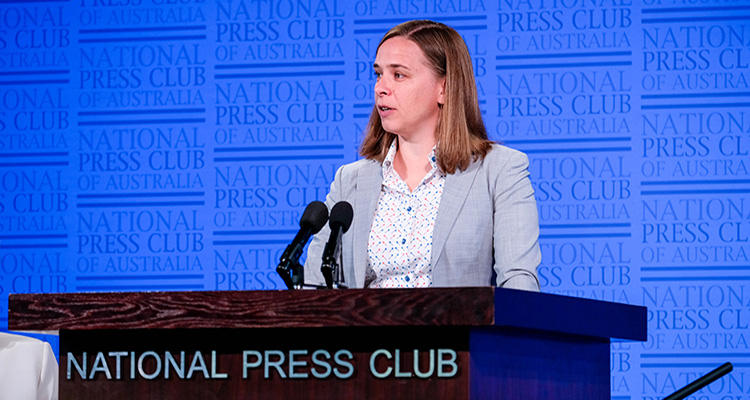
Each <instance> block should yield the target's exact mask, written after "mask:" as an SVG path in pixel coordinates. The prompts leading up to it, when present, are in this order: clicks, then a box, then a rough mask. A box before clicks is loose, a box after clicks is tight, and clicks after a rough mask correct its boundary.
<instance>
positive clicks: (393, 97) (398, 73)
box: [374, 37, 445, 140]
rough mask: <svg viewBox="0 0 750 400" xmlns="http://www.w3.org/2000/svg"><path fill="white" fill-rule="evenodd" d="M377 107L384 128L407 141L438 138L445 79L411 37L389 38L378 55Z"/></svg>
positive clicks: (376, 70)
mask: <svg viewBox="0 0 750 400" xmlns="http://www.w3.org/2000/svg"><path fill="white" fill-rule="evenodd" d="M374 67H375V75H376V77H377V83H375V106H376V107H377V109H378V113H379V114H380V121H381V123H382V124H383V129H385V130H386V131H387V132H391V133H394V134H396V135H398V136H399V137H402V138H404V139H406V140H419V139H420V138H427V139H430V140H434V138H435V129H436V128H437V122H438V116H439V115H440V114H439V113H440V107H439V106H438V105H439V104H442V103H443V98H444V95H443V92H444V89H445V78H443V77H438V76H436V74H435V72H433V70H432V68H431V67H430V65H429V63H428V61H427V58H426V57H425V55H424V53H423V52H422V49H420V48H419V46H418V45H417V44H416V43H414V42H413V41H411V40H409V39H405V38H403V37H393V38H390V39H388V40H386V41H385V42H384V43H383V44H382V45H381V46H380V49H378V54H377V55H376V57H375V64H374Z"/></svg>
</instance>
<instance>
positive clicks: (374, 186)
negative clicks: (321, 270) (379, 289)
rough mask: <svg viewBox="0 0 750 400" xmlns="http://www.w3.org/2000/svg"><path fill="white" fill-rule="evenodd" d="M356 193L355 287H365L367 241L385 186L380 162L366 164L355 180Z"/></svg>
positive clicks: (353, 225) (354, 222)
mask: <svg viewBox="0 0 750 400" xmlns="http://www.w3.org/2000/svg"><path fill="white" fill-rule="evenodd" d="M355 179H356V180H357V182H356V187H357V189H356V193H355V202H356V205H355V206H354V221H353V223H352V227H353V228H354V229H355V230H354V232H352V233H353V235H354V236H353V237H352V241H353V247H354V249H353V250H354V254H353V257H354V281H355V283H356V285H355V286H354V287H364V284H365V269H366V266H367V241H368V238H369V236H370V228H371V227H372V219H373V217H374V216H375V211H376V210H377V205H378V199H379V198H380V190H381V186H382V184H383V175H382V167H381V165H380V163H378V162H371V163H367V164H365V166H363V167H362V169H360V171H359V174H358V175H357V177H356V178H355Z"/></svg>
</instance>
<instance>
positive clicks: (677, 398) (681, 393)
mask: <svg viewBox="0 0 750 400" xmlns="http://www.w3.org/2000/svg"><path fill="white" fill-rule="evenodd" d="M732 369H733V366H732V363H724V364H723V365H722V366H720V367H718V368H716V369H714V370H713V371H711V372H709V373H707V374H706V375H704V376H702V377H700V378H698V379H696V380H694V381H692V382H690V383H688V384H687V386H685V387H683V388H682V389H680V390H678V391H676V392H674V393H672V394H670V395H669V396H667V397H665V398H664V400H682V399H684V398H685V397H688V396H690V395H691V394H693V393H695V392H697V391H699V390H701V389H703V388H704V387H705V386H708V385H709V384H710V383H711V382H713V381H715V380H717V379H719V378H721V377H722V376H724V375H726V374H728V373H730V372H732Z"/></svg>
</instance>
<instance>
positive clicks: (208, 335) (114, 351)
mask: <svg viewBox="0 0 750 400" xmlns="http://www.w3.org/2000/svg"><path fill="white" fill-rule="evenodd" d="M8 326H9V328H10V329H11V330H19V331H59V332H60V399H61V400H72V399H83V400H94V399H127V400H133V399H139V400H140V399H180V400H182V399H387V400H396V399H430V400H437V399H505V400H508V399H523V400H528V399H545V400H556V399H566V400H569V399H586V400H596V399H601V400H605V399H607V400H608V399H609V398H610V375H609V371H610V368H609V351H610V346H609V344H610V339H611V338H617V339H625V340H640V341H643V340H646V309H645V308H644V307H638V306H631V305H624V304H617V303H609V302H603V301H595V300H587V299H580V298H573V297H565V296H558V295H551V294H544V293H532V292H523V291H517V290H509V289H496V288H489V287H484V288H450V289H441V288H434V289H405V290H399V289H393V290H366V289H365V290H359V289H357V290H319V291H245V292H241V291H240V292H150V293H66V294H14V295H11V296H10V300H9V322H8Z"/></svg>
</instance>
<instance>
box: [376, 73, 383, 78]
mask: <svg viewBox="0 0 750 400" xmlns="http://www.w3.org/2000/svg"><path fill="white" fill-rule="evenodd" d="M381 76H383V74H382V73H380V72H375V77H376V78H380V77H381Z"/></svg>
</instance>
